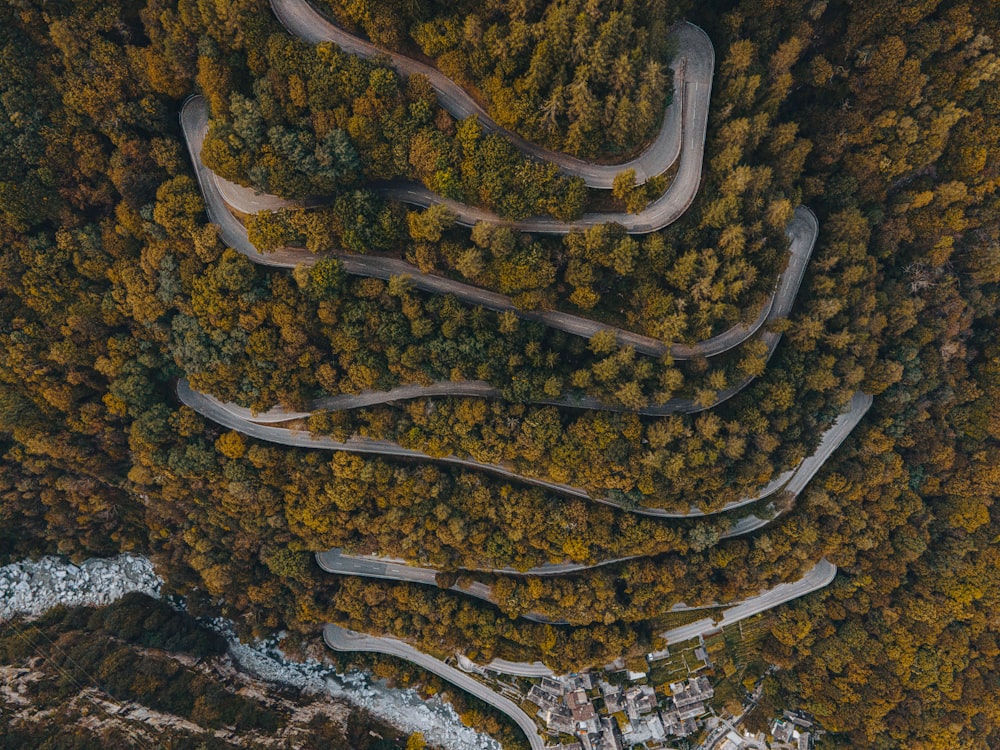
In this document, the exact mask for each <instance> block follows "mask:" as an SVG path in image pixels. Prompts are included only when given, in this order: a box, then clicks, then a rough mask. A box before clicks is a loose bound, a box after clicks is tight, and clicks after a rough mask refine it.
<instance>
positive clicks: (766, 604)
mask: <svg viewBox="0 0 1000 750" xmlns="http://www.w3.org/2000/svg"><path fill="white" fill-rule="evenodd" d="M836 575H837V566H836V565H834V564H833V563H831V562H830V561H829V560H827V559H826V558H825V557H824V558H823V559H821V560H820V561H819V562H818V563H816V565H814V566H813V567H812V568H811V569H810V570H809V571H808V572H807V573H806V574H805V575H804V576H802V578H800V579H799V580H797V581H793V582H792V583H782V584H779V585H777V586H775V587H774V588H772V589H769V590H768V591H764V592H761V593H760V594H758V595H757V596H754V597H751V598H749V599H746V600H744V601H743V602H742V603H741V604H738V605H737V606H735V607H731V608H729V609H727V610H726V611H725V613H724V614H723V617H722V618H721V619H719V620H713V619H711V618H708V617H706V618H705V619H703V620H698V621H697V622H693V623H690V624H688V625H683V626H681V627H679V628H674V629H672V630H668V631H666V632H664V633H661V634H660V636H661V637H662V638H664V639H666V641H667V642H668V643H680V642H682V641H686V640H689V639H691V638H697V637H698V636H703V635H707V634H708V633H711V632H713V631H715V630H718V629H719V628H722V627H725V626H726V625H732V624H734V623H737V622H739V621H740V620H745V619H746V618H748V617H753V616H754V615H756V614H760V613H761V612H766V611H767V610H769V609H773V608H774V607H777V606H779V605H781V604H785V603H787V602H790V601H792V600H793V599H798V598H799V597H802V596H805V595H806V594H811V593H812V592H814V591H818V590H819V589H822V588H824V587H826V586H828V585H829V584H830V583H831V582H832V581H833V579H834V578H835V577H836ZM323 637H324V640H325V641H326V643H327V645H328V646H330V648H332V649H334V650H335V651H374V652H377V653H383V654H390V655H392V656H397V657H399V658H401V659H407V660H408V661H412V662H413V663H414V664H417V665H419V666H422V667H424V668H425V669H427V670H428V671H430V672H433V673H434V674H436V675H438V676H439V677H442V678H443V679H446V680H448V681H449V682H451V683H452V684H453V685H457V686H458V687H460V688H462V689H464V690H468V691H469V692H470V693H472V694H473V695H475V696H477V697H479V698H482V699H483V700H484V701H486V702H488V703H490V705H493V706H497V708H500V706H499V705H498V704H497V703H494V702H493V701H492V700H490V699H489V698H487V697H486V696H485V694H483V693H482V692H480V691H486V692H487V693H488V694H489V696H490V697H491V698H497V699H501V700H503V699H502V698H500V696H498V695H497V694H496V693H494V692H493V691H492V690H489V688H487V687H486V686H485V685H483V684H482V683H480V682H477V681H476V680H473V679H472V678H469V677H468V676H467V675H462V673H461V672H459V671H458V670H456V669H454V668H453V667H449V666H448V665H447V664H445V663H444V662H443V661H441V660H440V659H436V658H434V657H433V656H429V655H427V654H425V653H423V652H421V651H418V650H417V649H415V648H413V646H410V645H409V644H407V643H404V642H403V641H399V640H396V639H395V638H376V637H374V636H368V635H365V634H363V633H356V632H354V631H351V630H345V629H344V628H341V627H339V626H337V625H327V626H326V627H325V628H324V631H323ZM459 663H460V665H462V666H463V668H465V669H467V670H468V671H479V672H482V671H483V670H484V669H489V670H491V671H493V672H500V673H502V674H510V675H515V676H520V677H544V676H552V675H554V674H555V673H554V672H553V671H552V670H551V669H549V668H548V667H547V666H545V664H543V663H542V662H537V661H536V662H516V661H507V660H506V659H494V660H493V661H491V662H490V663H489V664H487V665H486V666H485V667H480V666H477V665H475V664H474V663H473V662H471V661H470V660H468V659H466V658H464V657H461V656H460V657H459ZM438 669H444V670H447V672H446V673H442V672H440V671H438ZM452 674H458V675H462V676H463V677H466V678H467V679H468V682H466V681H462V682H458V681H457V680H453V679H451V677H450V676H449V675H452ZM473 686H474V687H473ZM512 705H513V704H512ZM500 710H502V711H505V712H507V711H506V709H504V708H500ZM517 710H518V711H520V709H517ZM507 713H509V712H507ZM521 713H522V714H523V712H521ZM509 715H510V716H511V718H514V720H515V721H517V719H516V715H515V714H509ZM529 721H530V719H529ZM518 726H521V727H522V729H524V727H523V726H522V725H521V723H520V722H518ZM532 726H534V725H532ZM525 733H526V734H528V731H527V729H525ZM528 737H529V739H530V738H531V735H530V734H528Z"/></svg>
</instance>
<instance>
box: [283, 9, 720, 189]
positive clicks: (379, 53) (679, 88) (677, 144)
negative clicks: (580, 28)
mask: <svg viewBox="0 0 1000 750" xmlns="http://www.w3.org/2000/svg"><path fill="white" fill-rule="evenodd" d="M271 8H272V9H273V10H274V14H275V16H277V18H278V20H279V21H281V23H282V24H283V25H284V27H285V28H286V29H287V30H288V31H289V33H291V34H293V35H294V36H297V37H299V38H300V39H302V40H303V41H307V42H311V43H313V44H320V43H323V42H333V43H334V44H336V45H337V46H338V47H340V48H341V49H342V50H344V51H345V52H347V53H349V54H352V55H358V56H359V57H380V58H382V59H384V60H388V61H389V63H390V64H391V65H392V66H393V67H394V68H395V69H396V70H397V71H398V72H399V73H400V74H401V75H404V76H410V75H413V74H420V75H423V76H426V77H427V79H428V81H430V84H431V86H432V87H433V88H434V90H435V91H436V92H437V95H438V101H440V103H441V106H442V107H444V108H445V109H446V110H448V112H450V113H451V114H452V115H453V116H454V117H456V118H458V119H465V118H466V117H471V116H472V115H475V116H476V117H477V118H479V122H480V123H481V124H482V126H483V128H484V129H486V130H489V131H493V132H497V133H501V134H503V135H504V136H506V137H507V138H508V139H509V140H510V141H511V142H512V143H513V144H514V145H515V146H516V147H517V148H518V149H519V150H521V151H522V152H523V153H526V154H530V155H531V156H533V157H535V158H537V159H540V160H543V161H548V162H552V163H553V164H555V165H556V166H558V167H559V168H560V169H561V170H562V171H563V172H565V173H566V174H568V175H570V176H573V177H581V178H582V179H583V181H584V182H585V183H586V184H587V186H588V187H592V188H599V189H604V190H610V189H611V186H612V183H613V182H614V179H615V177H616V176H617V175H618V174H619V173H620V172H623V171H625V170H627V169H633V170H635V175H636V181H637V182H638V183H640V184H641V183H643V182H645V181H646V180H647V179H648V178H650V177H655V176H656V175H659V174H662V173H663V172H665V171H666V170H667V169H668V168H669V167H670V166H671V165H672V164H673V163H674V162H675V161H677V157H678V155H679V154H680V153H681V152H682V144H681V141H682V138H681V135H682V125H681V120H682V110H683V108H684V107H686V106H687V105H688V102H683V103H682V99H683V96H682V93H683V92H684V90H685V87H686V86H687V87H689V88H691V89H692V90H691V91H690V95H691V96H693V97H698V98H702V99H704V100H705V107H704V109H705V115H704V117H705V119H706V120H707V116H708V115H707V109H708V106H707V104H708V99H709V96H710V94H711V86H712V75H713V73H714V70H715V49H714V47H713V46H712V42H711V40H710V39H709V38H708V35H706V34H705V32H704V31H702V30H701V29H700V28H698V27H697V26H694V25H693V24H689V23H681V24H678V25H677V26H675V27H674V29H673V30H671V32H670V35H669V38H668V44H669V45H670V46H671V47H672V48H673V49H674V50H675V52H674V58H673V60H672V61H671V66H672V67H673V69H674V97H673V100H672V102H671V104H670V105H668V106H667V108H666V111H665V113H664V117H663V122H662V124H661V126H660V130H659V132H658V133H657V136H656V138H655V140H654V141H653V142H652V143H651V144H650V145H649V147H648V148H646V150H645V151H643V152H642V154H640V155H639V156H638V157H637V158H635V159H633V160H631V161H628V162H623V163H620V164H593V163H591V162H588V161H584V160H582V159H577V158H576V157H573V156H569V155H568V154H563V153H560V152H558V151H550V150H548V149H546V148H543V147H541V146H538V145H536V144H534V143H531V142H529V141H526V140H525V139H523V138H521V137H520V136H518V135H517V134H516V133H513V132H511V131H509V130H506V129H505V128H502V127H500V126H499V125H497V123H496V122H495V121H494V120H493V118H491V117H490V116H489V114H487V112H486V110H484V109H483V108H482V107H481V106H480V105H479V103H478V102H476V101H475V100H474V99H473V98H472V97H471V96H469V94H468V93H466V91H465V90H464V89H463V88H462V87H461V86H459V85H458V84H456V83H455V82H454V81H452V80H451V79H450V78H448V77H447V76H446V75H444V74H443V73H441V72H440V71H439V70H438V69H437V68H434V67H432V66H430V65H426V64H424V63H422V62H419V61H417V60H414V59H413V58H410V57H406V56H405V55H400V54H396V53H393V52H389V51H387V50H383V49H382V48H380V47H377V46H376V45H374V44H372V43H370V42H368V41H365V40H364V39H360V38H359V37H357V36H354V35H353V34H351V33H349V32H347V31H345V30H344V29H342V28H340V27H339V26H337V25H336V24H334V23H332V22H331V21H330V20H328V19H327V18H326V17H325V16H323V15H322V14H321V13H319V12H318V11H316V10H315V9H314V8H312V7H311V6H310V5H309V4H308V3H307V2H305V0H272V2H271ZM699 114H700V112H699ZM692 119H694V120H695V122H696V118H692ZM684 124H685V125H689V124H690V123H689V122H688V120H686V119H685V120H684ZM704 129H705V126H704V125H702V127H701V144H702V145H704ZM683 140H684V148H687V147H688V139H687V138H684V139H683ZM699 162H700V158H699Z"/></svg>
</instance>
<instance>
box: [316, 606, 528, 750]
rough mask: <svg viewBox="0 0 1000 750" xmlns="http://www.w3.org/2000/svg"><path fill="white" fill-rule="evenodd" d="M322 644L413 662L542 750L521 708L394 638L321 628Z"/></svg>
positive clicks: (335, 628) (526, 715) (339, 649)
mask: <svg viewBox="0 0 1000 750" xmlns="http://www.w3.org/2000/svg"><path fill="white" fill-rule="evenodd" d="M323 640H324V641H325V642H326V645H327V646H329V647H330V648H332V649H333V650H334V651H368V652H371V653H376V654H388V655H389V656H395V657H397V658H399V659H405V660H406V661H409V662H413V663H414V664H416V665H417V666H420V667H423V668H424V669H426V670H427V671H428V672H433V673H434V674H436V675H437V676H438V677H440V678H441V679H443V680H446V681H448V682H450V683H451V684H452V685H454V686H455V687H458V688H461V689H462V690H464V691H466V692H467V693H471V694H472V695H474V696H476V697H477V698H479V699H480V700H481V701H483V703H488V704H489V705H491V706H493V707H494V708H496V709H498V710H500V711H503V712H504V713H505V714H507V715H508V716H509V717H510V718H511V719H512V720H513V721H514V723H515V724H517V726H519V727H520V728H521V731H522V732H524V734H525V736H526V737H527V738H528V744H529V745H531V750H545V742H544V741H543V740H542V737H541V735H539V734H538V727H537V726H536V725H535V722H534V721H532V719H531V717H530V716H528V714H526V713H525V712H524V711H522V710H521V707H520V706H518V705H517V704H515V703H514V702H513V701H511V700H508V699H507V698H504V697H503V696H502V695H498V694H497V693H495V692H493V691H492V690H490V689H489V688H488V687H486V686H485V685H483V684H482V683H481V682H479V681H478V680H475V679H473V678H472V677H470V676H469V675H467V674H465V673H464V672H461V671H459V670H457V669H455V668H454V667H450V666H448V665H447V664H445V663H444V662H443V661H441V660H440V659H436V658H434V657H433V656H430V655H428V654H425V653H423V652H421V651H417V649H415V648H413V646H411V645H410V644H408V643H404V642H403V641H400V640H397V639H395V638H376V637H374V636H370V635H365V634H364V633H357V632H355V631H353V630H347V629H346V628H342V627H340V626H339V625H333V624H328V625H326V626H324V628H323Z"/></svg>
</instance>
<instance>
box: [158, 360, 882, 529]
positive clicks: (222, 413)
mask: <svg viewBox="0 0 1000 750" xmlns="http://www.w3.org/2000/svg"><path fill="white" fill-rule="evenodd" d="M177 396H178V398H179V399H180V401H181V403H183V404H184V405H185V406H188V407H190V408H191V409H194V410H195V411H196V412H198V413H199V414H201V415H202V416H203V417H206V418H207V419H210V420H212V421H213V422H216V423H217V424H220V425H222V426H223V427H228V428H229V429H231V430H236V431H237V432H240V433H242V434H244V435H248V436H250V437H253V438H257V439H259V440H266V441H267V442H270V443H277V444H279V445H286V446H289V447H294V448H315V449H321V450H333V451H348V452H352V453H374V454H378V455H384V456H393V457H396V458H415V459H420V460H425V461H426V460H430V461H439V462H441V463H447V464H453V465H456V466H463V467H466V468H469V469H476V470H479V471H488V472H490V473H491V474H496V475H497V476H501V477H504V478H507V479H513V480H516V481H519V482H524V483H526V484H532V485H535V486H537V487H543V488H545V489H549V490H553V491H555V492H560V493H563V494H567V495H573V496H575V497H582V498H584V499H587V500H595V501H597V502H600V503H604V504H606V505H613V506H615V507H619V508H622V509H623V510H628V511H630V512H632V513H638V514H640V515H646V516H655V517H658V518H692V517H698V516H708V515H716V514H718V513H725V512H728V511H731V510H734V509H736V508H739V507H742V506H744V505H749V504H750V503H755V502H757V501H758V500H763V499H764V498H766V497H767V496H768V495H771V494H773V493H774V492H776V491H777V490H778V489H780V488H781V486H782V485H784V484H785V483H786V482H787V486H786V489H789V490H790V491H791V490H792V489H793V487H798V490H800V489H801V487H804V486H805V485H806V483H808V481H809V480H810V479H811V478H812V477H813V475H814V474H815V473H816V472H817V471H819V469H820V467H821V466H822V465H823V463H824V462H825V461H826V459H827V458H829V456H830V454H832V453H833V451H834V450H836V448H837V447H838V446H839V445H840V444H841V443H842V442H843V441H844V440H845V439H846V438H847V436H848V435H849V434H850V432H851V430H852V429H853V428H854V426H855V425H856V424H857V423H858V422H859V421H860V420H861V417H863V416H864V414H865V412H867V411H868V408H869V407H870V406H871V397H870V396H867V395H865V394H856V395H855V397H854V398H853V399H852V400H851V406H850V408H849V410H848V411H847V412H845V413H844V414H842V415H841V416H840V417H838V419H837V420H836V421H835V422H834V424H833V425H832V426H831V427H830V428H829V429H828V430H827V431H826V433H824V435H823V439H822V440H821V441H820V444H819V446H817V448H816V451H814V452H813V454H812V455H811V456H809V457H808V458H807V459H803V461H802V462H801V463H800V464H799V465H798V466H797V467H795V469H791V470H789V472H786V473H785V474H782V475H780V476H779V477H777V478H776V479H774V480H772V481H771V482H770V483H768V484H767V485H766V486H765V487H764V489H763V490H762V491H761V492H759V493H758V494H756V495H753V496H751V497H746V498H741V499H740V500H734V501H733V502H731V503H727V504H726V505H724V506H722V507H721V508H719V509H718V510H714V511H703V510H701V509H699V508H697V507H692V508H691V509H690V510H689V511H688V512H687V513H678V512H673V511H666V510H662V509H660V508H645V507H638V508H624V507H623V506H621V505H620V504H619V503H617V502H615V501H613V500H611V499H609V498H598V497H593V496H592V495H591V494H590V493H588V492H587V491H586V490H583V489H581V488H579V487H574V486H572V485H569V484H564V483H561V482H552V481H548V480H545V479H539V478H537V477H530V476H526V475H524V474H519V473H517V472H515V471H512V470H511V469H509V468H507V467H505V466H503V465H501V464H490V463H484V462H481V461H475V460H473V459H466V458H460V457H458V456H453V455H446V456H432V455H431V454H429V453H424V452H423V451H419V450H416V449H413V448H404V447H402V446H401V445H399V444H398V443H394V442H392V441H389V440H376V439H373V438H368V437H363V436H360V435H355V436H352V437H350V438H348V439H347V440H344V441H340V440H334V439H333V438H332V437H329V436H327V435H313V434H312V433H310V432H308V431H307V430H295V429H289V428H285V427H275V426H273V425H272V424H269V423H268V419H265V420H264V421H263V422H258V421H257V419H256V418H255V417H254V416H253V412H251V411H250V410H249V409H246V408H244V407H241V406H237V405H235V404H231V403H225V402H223V401H219V400H218V399H217V398H215V397H213V396H209V395H208V394H205V393H201V392H199V391H196V390H193V389H192V388H191V386H190V384H189V383H188V382H187V380H185V379H182V380H180V381H178V383H177ZM302 416H306V417H308V416H309V413H307V412H286V413H285V416H284V417H283V421H288V420H291V419H296V418H301V417H302ZM270 418H271V419H273V417H270ZM800 473H801V474H802V477H801V478H799V475H800ZM786 475H788V476H790V477H791V479H789V478H788V476H786ZM793 482H795V484H794V485H793ZM798 490H795V491H796V493H797V492H798ZM758 520H759V521H760V519H758ZM763 523H764V522H763V521H761V522H760V525H763ZM752 528H758V526H753V527H752ZM752 528H744V529H743V530H741V532H740V533H746V532H747V531H750V530H752Z"/></svg>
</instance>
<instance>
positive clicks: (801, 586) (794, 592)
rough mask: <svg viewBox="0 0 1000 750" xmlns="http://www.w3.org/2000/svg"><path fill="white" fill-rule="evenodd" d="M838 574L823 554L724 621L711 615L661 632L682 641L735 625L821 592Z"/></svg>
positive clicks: (731, 612)
mask: <svg viewBox="0 0 1000 750" xmlns="http://www.w3.org/2000/svg"><path fill="white" fill-rule="evenodd" d="M836 575H837V566H836V565H834V564H833V563H832V562H830V561H829V560H827V559H826V558H825V557H824V558H823V559H822V560H820V561H819V562H818V563H816V565H815V566H814V567H813V568H812V569H811V570H810V571H809V572H808V573H806V574H805V575H804V576H802V578H800V579H799V580H797V581H794V582H793V583H782V584H779V585H778V586H775V587H774V588H773V589H770V590H768V591H765V592H763V593H761V594H759V595H757V596H755V597H752V598H750V599H747V600H745V601H744V602H743V603H742V604H739V605H737V606H735V607H732V608H730V609H727V610H726V611H725V613H724V614H723V616H722V619H721V620H718V621H716V620H712V619H711V618H705V619H704V620H698V621H697V622H692V623H690V624H689V625H682V626H681V627H679V628H674V629H673V630H668V631H667V632H665V633H661V634H660V635H661V637H663V638H664V639H666V641H667V643H680V642H681V641H686V640H688V639H689V638H697V637H698V636H699V635H706V634H707V633H711V632H712V631H713V630H718V629H719V628H722V627H724V626H726V625H732V624H733V623H737V622H739V621H740V620H745V619H747V618H748V617H753V616H754V615H757V614H760V613H761V612H766V611H767V610H769V609H773V608H774V607H777V606H778V605H779V604H784V603H785V602H790V601H792V599H798V598H799V597H800V596H805V595H806V594H811V593H812V592H813V591H818V590H819V589H821V588H824V587H826V586H828V585H829V584H830V582H831V581H833V579H834V577H835V576H836Z"/></svg>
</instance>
